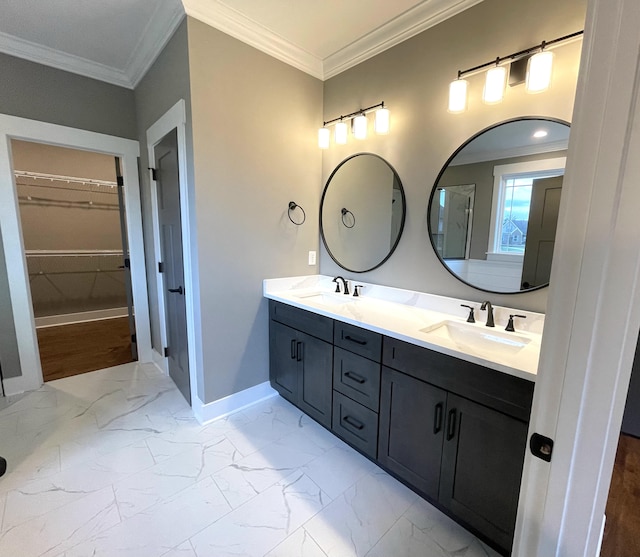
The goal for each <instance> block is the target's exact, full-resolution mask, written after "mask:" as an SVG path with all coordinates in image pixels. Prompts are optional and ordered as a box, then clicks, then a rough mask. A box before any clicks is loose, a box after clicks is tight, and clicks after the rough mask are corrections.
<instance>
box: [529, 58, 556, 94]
mask: <svg viewBox="0 0 640 557" xmlns="http://www.w3.org/2000/svg"><path fill="white" fill-rule="evenodd" d="M552 69H553V52H549V51H548V50H544V51H542V52H538V54H534V55H533V56H532V57H531V58H530V59H529V67H528V68H527V85H526V87H527V93H541V92H542V91H546V90H547V89H548V88H549V85H551V70H552Z"/></svg>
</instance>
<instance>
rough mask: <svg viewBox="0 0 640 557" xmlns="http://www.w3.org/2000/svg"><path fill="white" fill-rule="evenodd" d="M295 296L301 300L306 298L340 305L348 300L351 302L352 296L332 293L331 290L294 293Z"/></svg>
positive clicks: (311, 300) (320, 302)
mask: <svg viewBox="0 0 640 557" xmlns="http://www.w3.org/2000/svg"><path fill="white" fill-rule="evenodd" d="M294 296H295V297H296V298H299V299H301V300H307V301H309V302H316V303H319V304H328V305H342V304H348V303H349V302H353V298H352V297H351V296H345V295H344V294H338V293H336V294H333V293H331V292H321V291H316V292H303V293H300V294H295V295H294Z"/></svg>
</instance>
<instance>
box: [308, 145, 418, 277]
mask: <svg viewBox="0 0 640 557" xmlns="http://www.w3.org/2000/svg"><path fill="white" fill-rule="evenodd" d="M362 155H370V156H372V157H376V158H378V159H380V160H381V161H382V162H384V163H385V164H386V165H387V166H388V167H389V168H390V169H391V172H393V175H394V177H395V179H396V182H397V183H398V185H399V186H400V195H401V197H402V219H401V221H400V229H399V230H398V237H397V238H396V241H395V242H394V243H393V245H392V246H391V248H390V249H389V252H388V253H387V255H386V256H385V257H384V258H383V259H382V261H380V263H377V264H376V265H374V266H373V267H370V268H369V269H364V270H362V271H356V270H355V269H350V268H349V267H346V266H345V265H343V264H342V263H340V261H338V260H337V259H336V257H335V256H334V255H333V253H332V252H331V249H330V248H329V246H328V244H327V239H326V238H325V235H324V227H323V226H322V209H323V207H324V199H325V196H326V195H327V190H328V189H329V186H330V185H331V180H332V179H333V177H334V175H335V174H336V172H338V170H340V168H342V166H343V165H344V164H345V163H347V162H348V161H350V160H351V159H353V158H355V157H359V156H362ZM406 218H407V199H406V196H405V194H404V186H403V185H402V181H401V180H400V175H399V174H398V172H397V171H396V169H395V168H394V167H393V166H392V165H391V164H390V163H389V161H387V160H386V159H384V158H383V157H381V156H380V155H376V154H375V153H368V152H362V153H355V154H354V155H351V156H349V157H347V158H346V159H344V160H343V161H342V162H340V163H339V164H338V166H336V167H335V168H334V169H333V171H332V172H331V175H330V176H329V178H328V179H327V183H326V184H325V186H324V190H323V191H322V198H321V199H320V236H321V238H322V243H323V244H324V247H325V249H326V250H327V253H328V254H329V256H330V257H331V259H333V261H335V263H336V264H337V265H338V266H339V267H341V268H342V269H344V270H345V271H349V272H350V273H368V272H369V271H373V270H374V269H377V268H378V267H380V266H381V265H383V264H384V263H386V262H387V260H388V259H389V258H390V257H391V256H392V255H393V252H394V251H395V250H396V248H397V247H398V243H399V242H400V238H402V232H403V231H404V223H405V220H406Z"/></svg>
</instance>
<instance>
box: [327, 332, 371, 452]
mask: <svg viewBox="0 0 640 557" xmlns="http://www.w3.org/2000/svg"><path fill="white" fill-rule="evenodd" d="M333 342H334V344H335V348H334V355H333V389H334V393H333V419H332V424H331V430H332V431H333V432H334V433H335V434H336V435H337V436H338V437H340V438H342V439H344V440H345V441H346V442H347V443H349V444H351V445H353V446H354V447H356V448H358V449H359V450H360V451H362V452H363V453H364V454H366V455H367V456H368V457H370V458H373V459H375V458H376V456H377V452H378V407H379V404H380V358H381V353H382V335H380V334H378V333H374V332H373V331H368V330H366V329H362V328H360V327H356V326H354V325H349V324H348V323H340V322H338V321H336V323H335V327H334V334H333Z"/></svg>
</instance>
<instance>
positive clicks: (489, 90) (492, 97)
mask: <svg viewBox="0 0 640 557" xmlns="http://www.w3.org/2000/svg"><path fill="white" fill-rule="evenodd" d="M506 83H507V68H505V67H504V66H496V67H495V68H491V69H490V70H489V71H487V76H486V79H485V82H484V91H483V92H482V100H483V101H484V102H485V103H487V104H495V103H499V102H501V101H502V99H503V98H504V88H505V85H506Z"/></svg>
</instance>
